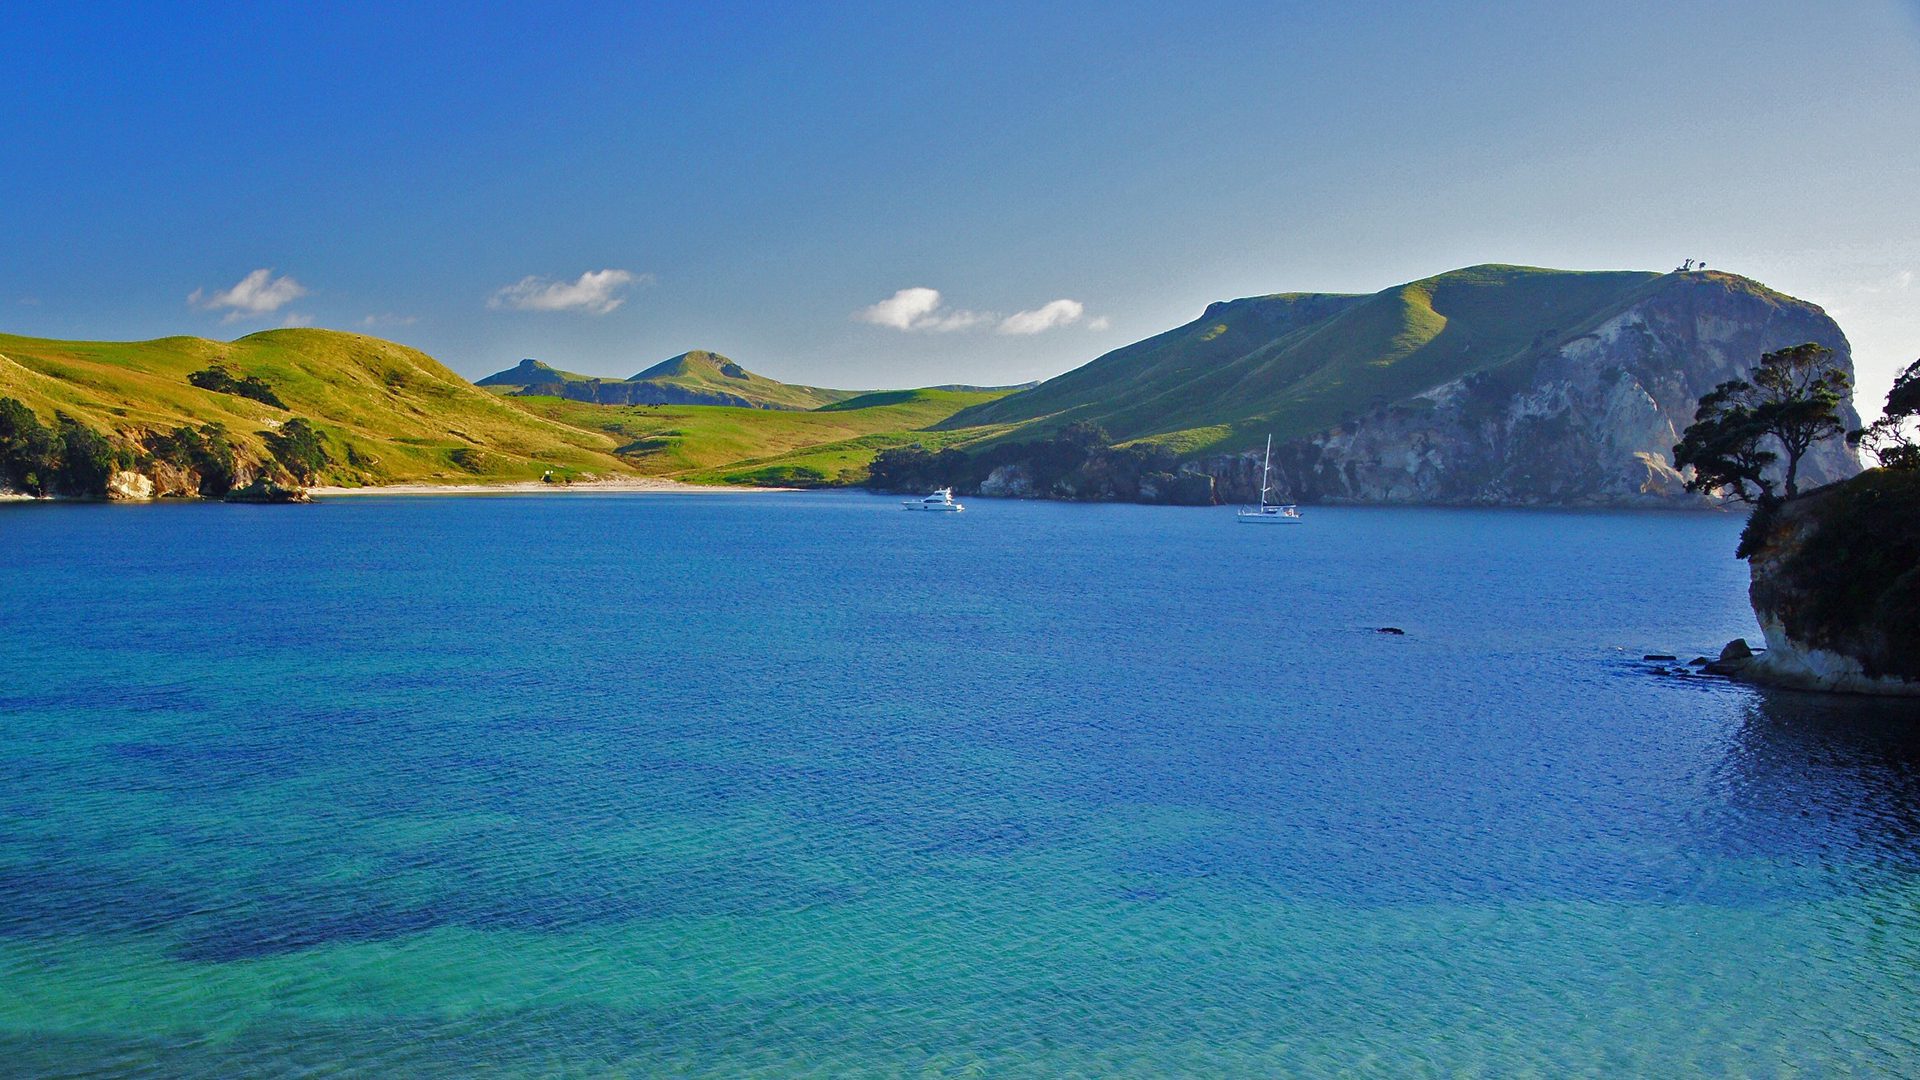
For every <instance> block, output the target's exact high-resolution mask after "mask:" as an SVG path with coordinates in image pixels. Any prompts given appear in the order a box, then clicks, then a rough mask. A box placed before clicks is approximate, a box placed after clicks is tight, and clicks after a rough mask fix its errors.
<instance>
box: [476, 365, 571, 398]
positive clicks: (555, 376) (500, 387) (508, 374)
mask: <svg viewBox="0 0 1920 1080" xmlns="http://www.w3.org/2000/svg"><path fill="white" fill-rule="evenodd" d="M591 378H592V376H588V375H579V374H575V373H574V372H571V371H561V370H560V369H559V368H557V367H553V366H551V365H549V364H543V363H541V362H540V361H538V360H534V359H526V360H522V361H520V362H519V363H518V364H516V365H514V366H513V367H510V368H508V369H507V370H505V371H496V372H494V373H493V374H491V375H489V376H487V377H486V378H484V379H477V380H475V381H474V384H473V385H475V386H484V387H486V388H487V389H489V390H491V391H493V392H494V393H496V394H511V393H514V392H515V391H518V390H524V389H526V388H527V387H529V386H548V385H552V384H553V383H573V382H588V381H590V380H591Z"/></svg>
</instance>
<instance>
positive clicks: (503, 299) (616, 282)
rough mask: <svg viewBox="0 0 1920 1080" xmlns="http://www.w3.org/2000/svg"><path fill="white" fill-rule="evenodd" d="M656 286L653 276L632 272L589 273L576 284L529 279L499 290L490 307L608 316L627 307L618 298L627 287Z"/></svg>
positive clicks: (597, 271) (620, 298)
mask: <svg viewBox="0 0 1920 1080" xmlns="http://www.w3.org/2000/svg"><path fill="white" fill-rule="evenodd" d="M652 282H653V275H652V274H636V273H634V272H633V271H631V270H589V271H587V272H586V273H584V274H581V275H580V276H579V277H577V278H575V279H574V280H572V281H554V280H552V279H550V278H543V277H533V276H528V277H523V278H521V279H520V280H519V281H516V282H514V283H513V284H511V285H506V286H503V287H501V288H499V289H497V290H495V291H494V294H493V295H492V296H490V297H488V298H487V306H488V307H490V308H496V309H498V308H509V309H512V310H514V311H582V312H585V313H587V314H588V315H605V314H607V313H608V312H610V311H612V310H613V309H614V308H617V307H619V306H620V305H621V304H623V303H626V299H627V298H626V297H624V296H621V295H618V294H619V293H620V292H621V291H622V290H624V289H625V288H626V287H627V286H629V285H648V284H652Z"/></svg>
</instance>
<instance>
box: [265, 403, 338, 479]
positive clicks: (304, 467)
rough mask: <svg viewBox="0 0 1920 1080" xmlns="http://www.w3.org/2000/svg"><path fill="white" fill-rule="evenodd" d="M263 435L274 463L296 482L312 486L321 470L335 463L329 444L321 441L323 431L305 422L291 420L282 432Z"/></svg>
mask: <svg viewBox="0 0 1920 1080" xmlns="http://www.w3.org/2000/svg"><path fill="white" fill-rule="evenodd" d="M260 436H261V438H263V439H265V440H266V443H267V449H268V450H270V451H272V453H273V457H274V460H276V461H278V462H279V463H280V466H281V468H284V469H286V470H287V475H289V476H291V477H293V479H294V481H295V482H296V483H301V484H310V483H312V482H313V479H314V477H315V476H316V475H318V474H319V472H320V470H321V469H324V468H326V467H327V465H329V464H331V463H332V461H333V459H332V458H331V457H330V456H328V454H327V448H326V445H325V444H324V443H322V442H321V441H320V432H319V431H318V430H316V429H315V428H314V426H313V425H312V424H309V423H307V422H306V421H305V420H300V419H293V420H289V421H287V422H286V423H284V424H281V425H280V430H278V431H263V432H261V433H260Z"/></svg>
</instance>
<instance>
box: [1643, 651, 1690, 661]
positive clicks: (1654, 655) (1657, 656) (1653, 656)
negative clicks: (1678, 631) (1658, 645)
mask: <svg viewBox="0 0 1920 1080" xmlns="http://www.w3.org/2000/svg"><path fill="white" fill-rule="evenodd" d="M1640 659H1642V660H1678V659H1680V658H1679V657H1677V656H1674V655H1672V654H1670V653H1663V652H1650V653H1648V654H1647V655H1645V656H1643V657H1641V658H1640Z"/></svg>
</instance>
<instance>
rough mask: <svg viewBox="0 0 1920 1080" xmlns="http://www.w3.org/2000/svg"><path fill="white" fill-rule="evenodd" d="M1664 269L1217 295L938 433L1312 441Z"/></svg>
mask: <svg viewBox="0 0 1920 1080" xmlns="http://www.w3.org/2000/svg"><path fill="white" fill-rule="evenodd" d="M1661 279H1662V275H1659V274H1653V273H1646V272H1636V271H1618V272H1606V271H1597V272H1582V271H1561V270H1543V269H1537V268H1533V267H1521V266H1499V265H1487V266H1475V267H1469V268H1467V269H1464V270H1456V271H1453V272H1451V273H1447V274H1441V275H1439V276H1437V277H1431V278H1425V279H1422V280H1420V281H1415V282H1409V283H1408V284H1405V285H1399V286H1395V287H1394V288H1391V289H1386V290H1383V291H1381V292H1379V293H1375V294H1372V295H1350V294H1340V293H1281V294H1277V295H1272V296H1256V297H1249V298H1246V299H1241V300H1228V301H1223V302H1220V303H1216V304H1213V305H1211V306H1209V307H1208V308H1207V310H1206V311H1205V312H1204V313H1203V314H1202V315H1201V316H1200V318H1198V319H1195V320H1194V321H1193V322H1190V323H1188V324H1186V325H1185V326H1181V327H1177V328H1175V329H1173V330H1169V331H1167V332H1166V333H1164V334H1160V335H1158V336H1156V337H1151V338H1148V339H1146V340H1145V341H1140V342H1136V343H1134V344H1132V345H1128V346H1125V347H1123V348H1120V349H1116V350H1114V351H1113V352H1110V353H1107V354H1106V355H1104V356H1101V357H1099V358H1098V359H1096V360H1094V361H1093V362H1091V363H1089V364H1087V365H1085V366H1083V367H1080V368H1077V369H1075V370H1073V371H1070V372H1067V373H1066V374H1064V375H1061V376H1059V377H1058V378H1054V379H1050V380H1048V381H1046V382H1044V383H1042V384H1040V385H1039V386H1037V387H1035V388H1034V389H1032V390H1028V391H1025V392H1023V393H1019V394H1014V395H1012V396H1009V397H1006V398H1003V399H1001V400H999V401H995V402H990V403H988V404H985V405H981V406H977V407H975V408H973V409H969V410H967V411H965V412H963V413H960V414H959V415H957V416H954V417H952V418H950V419H948V420H947V421H946V422H945V423H944V424H943V425H942V426H943V427H964V426H968V425H972V424H982V423H999V424H1033V425H1035V426H1037V427H1038V428H1040V429H1050V428H1055V427H1063V426H1065V425H1066V424H1068V423H1071V422H1073V421H1076V420H1091V421H1093V422H1095V423H1098V424H1100V425H1101V426H1102V427H1104V428H1106V429H1107V430H1108V431H1109V432H1110V433H1111V434H1112V435H1113V436H1114V437H1115V438H1116V439H1121V440H1130V439H1141V438H1151V439H1154V440H1155V441H1160V442H1167V443H1169V444H1171V445H1174V446H1176V447H1177V448H1179V449H1180V450H1182V451H1185V452H1203V451H1207V450H1214V449H1224V448H1228V447H1238V446H1240V445H1242V444H1244V443H1246V442H1247V441H1248V440H1249V439H1251V438H1253V437H1254V436H1255V435H1256V434H1258V435H1261V436H1264V434H1265V433H1266V432H1268V431H1271V432H1272V433H1273V434H1274V435H1275V436H1276V437H1278V438H1282V439H1285V438H1289V437H1294V436H1302V435H1308V434H1312V433H1314V432H1317V431H1322V430H1325V429H1327V428H1331V427H1333V426H1335V425H1337V424H1339V423H1341V422H1342V421H1343V420H1349V419H1352V418H1354V417H1356V416H1358V415H1359V414H1360V413H1362V412H1363V411H1365V410H1367V409H1370V408H1375V407H1378V406H1381V405H1386V404H1392V403H1394V402H1400V401H1405V400H1407V399H1409V398H1413V397H1415V396H1417V395H1419V394H1420V393H1422V392H1424V391H1426V390H1429V389H1431V388H1432V387H1435V386H1438V385H1440V384H1442V383H1445V382H1448V381H1449V380H1452V379H1456V378H1459V377H1461V376H1463V375H1466V374H1468V373H1470V372H1475V371H1484V370H1490V369H1495V368H1499V367H1502V366H1503V365H1507V364H1512V363H1523V362H1525V361H1526V360H1527V359H1528V358H1529V357H1533V356H1537V355H1538V354H1540V353H1541V352H1542V351H1543V350H1547V349H1550V348H1552V347H1554V346H1557V345H1558V344H1560V343H1561V342H1562V341H1565V340H1567V339H1569V338H1572V337H1575V336H1577V335H1578V334H1579V333H1582V332H1584V330H1585V329H1587V328H1589V327H1590V326H1591V325H1593V324H1595V323H1597V322H1599V321H1600V320H1603V319H1604V318H1606V317H1607V316H1608V315H1610V314H1613V313H1615V312H1617V311H1619V310H1622V309H1624V308H1625V307H1626V306H1628V305H1630V304H1632V303H1634V302H1635V301H1637V300H1639V299H1642V298H1643V297H1644V296H1645V295H1646V294H1647V293H1648V291H1649V290H1651V289H1654V288H1657V287H1658V286H1657V284H1656V283H1658V282H1659V281H1661Z"/></svg>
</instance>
